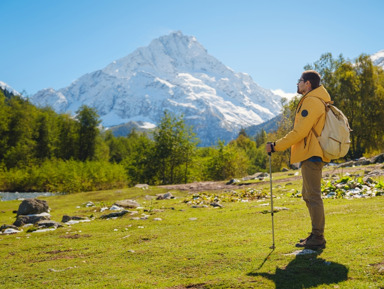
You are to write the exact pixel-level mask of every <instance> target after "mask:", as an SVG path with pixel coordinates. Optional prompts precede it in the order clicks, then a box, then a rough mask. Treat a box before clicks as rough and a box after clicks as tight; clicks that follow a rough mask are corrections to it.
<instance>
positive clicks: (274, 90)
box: [272, 89, 297, 100]
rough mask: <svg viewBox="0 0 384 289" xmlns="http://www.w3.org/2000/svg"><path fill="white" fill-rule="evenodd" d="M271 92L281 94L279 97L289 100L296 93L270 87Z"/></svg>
mask: <svg viewBox="0 0 384 289" xmlns="http://www.w3.org/2000/svg"><path fill="white" fill-rule="evenodd" d="M272 92H273V93H274V94H277V95H279V96H281V97H285V98H286V99H288V100H291V99H292V98H294V97H295V96H296V95H297V93H290V92H285V91H283V90H282V89H272Z"/></svg>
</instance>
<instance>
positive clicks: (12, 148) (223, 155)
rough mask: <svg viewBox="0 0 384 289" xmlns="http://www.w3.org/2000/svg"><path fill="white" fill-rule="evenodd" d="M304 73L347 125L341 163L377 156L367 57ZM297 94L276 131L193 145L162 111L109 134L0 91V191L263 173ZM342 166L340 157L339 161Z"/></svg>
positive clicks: (376, 76) (378, 83)
mask: <svg viewBox="0 0 384 289" xmlns="http://www.w3.org/2000/svg"><path fill="white" fill-rule="evenodd" d="M304 69H315V70H317V71H318V72H319V73H320V74H321V75H322V84H323V85H324V86H325V88H326V89H327V90H328V92H329V93H330V95H331V97H332V100H333V101H334V104H335V105H336V106H337V107H338V108H340V109H341V110H342V111H343V112H344V114H345V115H346V116H347V118H348V120H349V124H350V127H351V129H352V130H353V131H352V132H351V148H350V151H349V153H348V155H347V156H346V157H345V159H357V158H360V157H362V156H370V155H373V154H376V153H379V152H382V151H383V148H384V130H383V129H382V124H383V120H384V72H383V69H382V68H381V67H378V66H374V65H373V63H372V61H371V59H370V57H369V56H367V55H364V54H362V55H360V56H359V57H358V58H356V59H355V60H353V61H351V60H347V59H344V58H343V56H342V55H340V56H339V57H337V58H334V57H333V56H332V55H331V54H330V53H327V54H324V55H322V56H321V57H320V59H319V60H318V61H316V62H315V63H313V64H311V65H307V66H306V67H305V68H304ZM298 101H299V96H296V97H295V98H293V99H292V100H290V101H287V100H283V103H282V104H283V110H282V118H281V121H280V122H279V124H278V129H277V130H276V131H274V132H270V133H267V132H265V131H264V130H261V131H259V132H258V133H257V134H256V135H247V133H246V132H245V130H241V131H240V132H239V134H238V137H237V138H236V139H234V140H232V141H230V142H229V143H225V142H223V141H221V140H217V145H216V146H213V147H199V146H198V144H199V139H197V138H196V136H195V134H194V133H193V128H192V127H189V126H187V125H186V124H185V122H184V119H183V116H182V115H173V114H171V113H169V112H166V111H165V112H164V116H163V118H162V120H161V123H160V124H159V125H158V127H157V128H156V130H154V131H153V132H152V133H150V134H146V133H142V132H137V131H135V130H133V131H131V132H130V133H129V134H128V135H127V136H124V137H121V136H120V137H116V136H114V135H113V134H112V132H111V131H109V130H106V129H103V128H102V127H101V126H100V119H99V115H98V114H97V112H96V110H95V109H93V108H91V107H87V106H82V107H81V108H80V109H79V110H78V111H77V112H76V114H75V116H71V115H69V114H58V113H56V112H54V111H53V109H51V108H49V107H44V108H38V107H36V106H34V105H32V104H31V103H30V102H29V101H28V99H27V98H24V97H22V96H15V95H10V94H9V93H6V92H4V91H1V90H0V190H1V191H11V192H12V191H23V192H28V191H41V192H42V191H49V192H62V193H72V192H79V191H92V190H102V189H110V188H121V187H124V186H133V185H135V184H139V183H146V184H150V185H159V184H176V183H188V182H196V181H207V180H228V179H231V178H237V177H243V176H246V175H252V174H254V173H256V172H260V171H266V169H267V157H268V156H267V155H266V153H265V149H264V147H265V143H266V142H267V141H275V140H277V139H279V138H281V137H283V136H284V135H285V134H286V133H287V132H288V131H290V130H291V129H292V126H293V117H294V114H295V109H296V105H297V103H298ZM339 161H343V160H339ZM289 165H290V164H289V151H286V152H283V153H276V154H273V166H272V167H273V170H274V171H278V170H281V169H282V168H283V167H289Z"/></svg>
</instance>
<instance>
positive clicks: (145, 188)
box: [135, 184, 149, 190]
mask: <svg viewBox="0 0 384 289" xmlns="http://www.w3.org/2000/svg"><path fill="white" fill-rule="evenodd" d="M135 188H139V189H143V190H148V188H149V186H148V185H147V184H137V185H136V186H135Z"/></svg>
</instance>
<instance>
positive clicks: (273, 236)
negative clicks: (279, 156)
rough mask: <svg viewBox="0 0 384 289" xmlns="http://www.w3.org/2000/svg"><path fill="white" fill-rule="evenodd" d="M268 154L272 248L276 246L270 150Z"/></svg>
mask: <svg viewBox="0 0 384 289" xmlns="http://www.w3.org/2000/svg"><path fill="white" fill-rule="evenodd" d="M268 155H269V182H270V185H271V217H272V246H271V247H269V248H270V249H272V250H274V249H275V248H276V247H275V226H274V222H273V196H272V161H271V158H272V157H271V155H272V152H269V153H268Z"/></svg>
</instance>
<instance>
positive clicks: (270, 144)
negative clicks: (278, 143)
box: [265, 142, 275, 155]
mask: <svg viewBox="0 0 384 289" xmlns="http://www.w3.org/2000/svg"><path fill="white" fill-rule="evenodd" d="M274 146H275V143H273V142H267V145H266V147H265V150H266V151H267V153H268V154H269V155H270V154H271V153H273V152H275V148H274Z"/></svg>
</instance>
